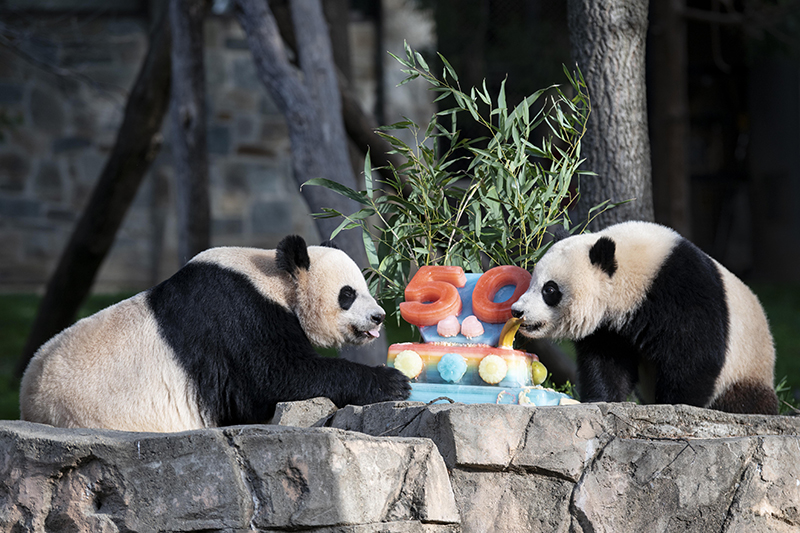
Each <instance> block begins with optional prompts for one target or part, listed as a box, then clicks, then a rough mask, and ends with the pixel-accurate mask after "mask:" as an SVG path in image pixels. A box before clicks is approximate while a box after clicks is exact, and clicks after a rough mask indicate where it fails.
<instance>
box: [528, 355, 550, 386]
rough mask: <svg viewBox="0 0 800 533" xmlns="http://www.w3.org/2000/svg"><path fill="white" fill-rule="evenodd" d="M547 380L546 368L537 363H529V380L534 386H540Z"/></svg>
mask: <svg viewBox="0 0 800 533" xmlns="http://www.w3.org/2000/svg"><path fill="white" fill-rule="evenodd" d="M546 379H547V367H546V366H544V365H543V364H542V363H540V362H539V361H533V362H532V363H531V380H533V384H534V385H541V384H542V383H544V380H546Z"/></svg>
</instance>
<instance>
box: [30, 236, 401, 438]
mask: <svg viewBox="0 0 800 533" xmlns="http://www.w3.org/2000/svg"><path fill="white" fill-rule="evenodd" d="M384 316H385V314H384V311H383V309H381V308H380V307H379V306H378V304H377V303H376V302H375V300H374V299H373V298H372V296H370V294H369V291H368V289H367V284H366V282H365V281H364V277H363V276H362V275H361V272H360V270H359V268H358V266H357V265H356V264H355V263H354V262H353V261H352V259H350V258H349V257H348V256H347V255H346V254H345V253H344V252H342V251H341V250H338V249H336V248H334V247H327V246H309V247H307V246H306V243H305V241H304V240H303V239H302V238H301V237H298V236H289V237H286V238H285V239H284V240H283V241H281V243H280V244H279V245H278V248H277V250H260V249H254V248H214V249H210V250H207V251H205V252H202V253H200V254H198V255H197V256H196V257H195V258H194V259H192V260H191V261H190V262H189V263H187V264H186V266H184V267H183V268H182V269H180V270H179V271H178V272H177V273H176V274H175V275H174V276H172V277H171V278H170V279H168V280H166V281H164V282H163V283H161V284H160V285H157V286H156V287H153V288H152V289H150V290H148V291H145V292H143V293H140V294H137V295H136V296H134V297H132V298H130V299H128V300H125V301H123V302H120V303H118V304H116V305H113V306H111V307H109V308H107V309H104V310H102V311H100V312H98V313H97V314H95V315H93V316H90V317H88V318H85V319H83V320H80V321H78V322H77V323H75V324H74V325H73V326H71V327H70V328H68V329H66V330H64V331H63V332H61V333H60V334H58V335H56V336H55V337H54V338H53V339H51V340H50V341H48V342H47V343H46V344H45V345H44V346H42V347H41V348H40V349H39V351H38V352H37V353H36V355H35V356H34V358H33V359H32V360H31V362H30V364H29V365H28V368H27V370H26V371H25V375H24V376H23V379H22V385H21V390H20V405H21V413H22V419H23V420H29V421H32V422H41V423H45V424H51V425H54V426H63V427H93V428H109V429H120V430H129V431H182V430H188V429H196V428H203V427H211V426H227V425H233V424H245V423H260V422H267V421H268V420H269V419H270V418H271V417H272V415H273V414H274V411H275V406H276V404H277V403H278V402H281V401H291V400H303V399H308V398H313V397H317V396H326V397H328V398H330V399H331V400H332V401H333V402H334V403H335V404H336V405H337V406H339V407H343V406H344V405H346V404H357V405H363V404H368V403H374V402H380V401H387V400H404V399H406V398H407V397H408V395H409V392H410V386H409V383H408V380H407V378H406V377H405V376H404V375H403V374H401V373H400V372H398V371H397V370H395V369H393V368H387V367H384V366H381V367H368V366H365V365H360V364H357V363H352V362H350V361H346V360H344V359H334V358H324V357H321V356H319V355H318V354H317V353H316V351H315V350H314V348H313V346H312V343H313V344H315V345H317V346H323V347H330V346H341V345H342V344H345V343H350V344H363V343H366V342H369V341H371V340H373V339H374V338H376V337H378V335H379V328H380V326H381V324H382V322H383V319H384Z"/></svg>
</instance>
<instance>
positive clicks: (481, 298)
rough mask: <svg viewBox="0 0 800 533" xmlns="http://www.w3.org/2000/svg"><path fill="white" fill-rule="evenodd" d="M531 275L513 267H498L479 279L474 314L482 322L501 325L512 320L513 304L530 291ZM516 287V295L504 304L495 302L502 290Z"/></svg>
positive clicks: (476, 287)
mask: <svg viewBox="0 0 800 533" xmlns="http://www.w3.org/2000/svg"><path fill="white" fill-rule="evenodd" d="M530 284H531V275H530V273H528V271H527V270H525V269H523V268H520V267H517V266H512V265H502V266H497V267H494V268H492V269H491V270H489V271H488V272H486V273H485V274H484V275H483V276H481V277H480V278H478V282H477V283H476V284H475V289H474V290H473V291H472V312H473V313H475V316H476V317H478V320H480V321H481V322H489V323H491V324H500V323H503V322H506V321H507V320H508V319H509V318H511V304H513V303H514V302H516V301H517V300H519V297H520V296H522V294H523V293H524V292H525V291H526V290H528V286H529V285H530ZM506 285H514V294H513V295H511V298H509V299H507V300H506V301H504V302H495V301H494V297H495V295H496V294H497V291H499V290H500V289H501V288H503V287H505V286H506Z"/></svg>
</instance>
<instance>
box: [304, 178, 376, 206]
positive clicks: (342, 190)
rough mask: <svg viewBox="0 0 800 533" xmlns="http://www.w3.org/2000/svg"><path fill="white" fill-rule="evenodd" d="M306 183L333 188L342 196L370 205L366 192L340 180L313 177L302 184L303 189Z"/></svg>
mask: <svg viewBox="0 0 800 533" xmlns="http://www.w3.org/2000/svg"><path fill="white" fill-rule="evenodd" d="M306 185H317V186H321V187H325V188H327V189H330V190H332V191H333V192H336V193H339V194H341V195H342V196H345V197H347V198H350V199H351V200H355V201H356V202H358V203H360V204H363V205H369V199H368V198H367V195H366V194H365V193H363V192H358V191H354V190H353V189H351V188H349V187H347V186H345V185H342V184H341V183H338V182H336V181H333V180H329V179H327V178H312V179H310V180H308V181H306V182H305V183H303V184H302V185H301V186H300V188H301V189H302V188H303V187H305V186H306Z"/></svg>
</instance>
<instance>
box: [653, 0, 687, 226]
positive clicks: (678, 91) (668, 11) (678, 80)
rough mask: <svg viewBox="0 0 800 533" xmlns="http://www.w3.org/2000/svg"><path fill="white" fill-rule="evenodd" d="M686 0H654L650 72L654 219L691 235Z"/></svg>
mask: <svg viewBox="0 0 800 533" xmlns="http://www.w3.org/2000/svg"><path fill="white" fill-rule="evenodd" d="M684 4H685V0H651V2H650V7H651V13H650V21H651V22H650V39H649V46H650V50H649V55H650V57H651V58H652V64H653V65H657V66H656V67H655V68H652V69H650V71H649V72H648V78H649V79H648V83H647V87H648V93H649V98H650V119H651V122H650V141H651V146H652V151H653V202H654V208H655V219H656V221H658V222H661V223H663V224H666V225H668V226H671V227H672V228H674V229H675V230H677V231H678V232H679V233H680V234H681V235H683V236H684V237H686V238H691V212H690V203H689V200H690V193H689V169H688V154H687V151H688V147H687V143H688V140H689V103H688V95H687V91H688V88H687V81H686V77H687V72H686V69H687V55H686V54H687V52H686V21H685V20H684V19H683V16H682V14H681V12H682V6H683V5H684Z"/></svg>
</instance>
